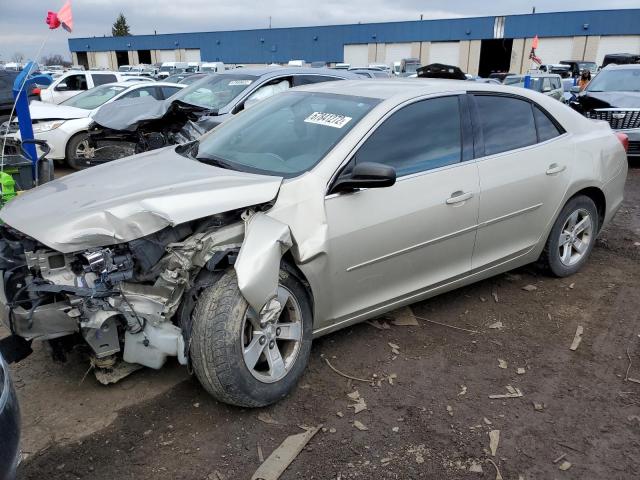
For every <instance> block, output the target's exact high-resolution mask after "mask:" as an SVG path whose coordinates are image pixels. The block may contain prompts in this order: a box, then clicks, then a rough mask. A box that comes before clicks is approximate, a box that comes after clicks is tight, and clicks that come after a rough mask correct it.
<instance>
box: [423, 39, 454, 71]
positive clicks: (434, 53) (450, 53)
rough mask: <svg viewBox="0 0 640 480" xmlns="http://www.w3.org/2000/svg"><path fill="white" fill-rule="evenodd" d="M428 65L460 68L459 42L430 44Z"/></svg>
mask: <svg viewBox="0 0 640 480" xmlns="http://www.w3.org/2000/svg"><path fill="white" fill-rule="evenodd" d="M429 63H444V64H445V65H455V66H457V67H459V66H460V42H432V43H431V46H430V47H429Z"/></svg>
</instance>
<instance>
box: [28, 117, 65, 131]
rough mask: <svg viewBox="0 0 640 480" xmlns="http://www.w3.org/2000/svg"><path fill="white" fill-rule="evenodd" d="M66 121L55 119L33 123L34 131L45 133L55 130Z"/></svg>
mask: <svg viewBox="0 0 640 480" xmlns="http://www.w3.org/2000/svg"><path fill="white" fill-rule="evenodd" d="M63 123H64V120H53V121H51V122H40V123H35V124H34V125H33V133H43V132H48V131H50V130H55V129H56V128H58V127H59V126H60V125H62V124H63Z"/></svg>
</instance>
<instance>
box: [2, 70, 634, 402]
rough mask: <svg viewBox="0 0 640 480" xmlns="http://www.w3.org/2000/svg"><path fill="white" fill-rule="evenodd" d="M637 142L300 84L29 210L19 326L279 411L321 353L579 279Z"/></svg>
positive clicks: (31, 198)
mask: <svg viewBox="0 0 640 480" xmlns="http://www.w3.org/2000/svg"><path fill="white" fill-rule="evenodd" d="M625 143H626V142H625V138H624V136H622V135H616V134H614V133H613V132H612V131H611V129H610V128H609V126H608V125H607V124H605V123H602V122H600V123H598V122H592V121H589V120H587V119H585V118H584V117H582V116H580V115H579V114H577V113H575V112H574V111H572V110H570V109H568V108H567V107H565V106H564V105H562V104H560V103H559V102H557V101H556V100H554V99H551V98H549V97H547V96H545V95H542V94H539V93H536V92H532V91H529V90H523V89H517V88H510V87H504V86H497V85H491V84H478V83H469V82H462V81H431V80H424V81H421V80H371V81H342V82H327V83H322V84H317V85H310V86H307V87H304V88H301V89H293V90H291V91H288V92H286V93H283V94H280V95H277V96H274V97H272V98H270V99H268V100H265V101H264V102H261V103H259V104H257V105H255V106H253V107H252V108H249V109H246V110H245V111H244V112H242V113H240V114H239V115H237V116H235V117H234V118H233V119H231V120H229V122H227V123H225V124H224V125H222V126H220V127H218V128H217V129H215V130H214V131H212V132H210V133H209V134H206V135H205V136H204V137H202V138H201V139H200V141H197V142H192V143H189V144H186V145H181V146H178V147H175V146H172V147H167V148H164V149H160V150H155V151H152V152H147V153H144V154H141V155H138V156H134V157H131V158H126V159H122V160H119V161H116V162H113V163H111V164H108V165H104V166H100V167H97V168H94V169H90V170H88V171H83V172H79V173H76V174H73V175H70V176H67V177H65V178H62V179H59V180H56V181H53V182H50V183H47V184H45V185H43V186H42V187H40V188H38V189H35V190H33V191H31V192H28V193H26V194H24V195H22V196H20V197H19V198H17V199H15V200H13V201H12V202H10V203H9V204H8V205H7V206H6V207H4V208H3V210H2V211H1V212H0V217H1V218H2V220H3V221H4V223H5V224H6V227H4V228H3V236H4V238H5V240H3V243H2V244H1V245H0V247H1V250H0V251H2V252H3V255H2V262H3V263H1V264H0V269H3V270H7V271H8V270H9V269H10V270H11V275H4V279H5V280H4V281H5V283H4V285H2V289H1V292H2V295H0V302H1V303H2V304H3V305H4V308H3V309H2V312H3V313H4V320H5V322H6V323H7V324H9V325H10V327H11V328H12V331H13V333H14V334H15V335H19V336H22V337H24V338H26V339H28V340H32V339H34V340H49V339H55V338H58V337H61V336H67V335H75V337H74V338H80V339H82V341H83V342H85V343H87V344H88V346H89V348H90V351H91V352H92V356H93V357H94V359H93V365H95V366H96V367H98V368H96V372H97V373H99V372H100V371H101V370H110V369H115V368H116V366H117V365H122V364H124V365H127V364H136V365H144V366H147V367H152V368H160V367H161V366H162V364H163V363H164V362H165V360H166V358H167V357H168V356H175V357H177V358H178V361H179V362H181V363H183V364H187V363H191V365H193V369H194V371H195V374H196V375H197V377H198V378H199V380H200V382H201V383H202V385H203V386H204V387H205V388H206V389H207V390H208V391H209V392H210V393H211V394H212V395H214V396H215V397H217V398H219V399H221V400H223V401H225V402H229V403H232V404H236V405H244V406H262V405H266V404H269V403H272V402H275V401H277V400H278V399H280V398H282V397H283V396H284V395H286V394H287V393H288V392H289V391H290V390H291V389H292V388H293V387H294V385H295V384H296V382H297V381H298V379H299V378H300V376H301V375H302V373H303V371H304V368H305V366H306V363H307V361H308V358H309V353H310V349H311V341H312V338H314V337H317V336H319V335H324V334H327V333H330V332H332V331H335V330H337V329H340V328H344V327H346V326H348V325H352V324H354V323H356V322H361V321H363V320H366V319H368V318H372V317H375V316H377V315H380V314H382V313H384V312H387V311H389V310H392V309H395V308H398V307H400V306H403V305H407V304H410V303H412V302H416V301H419V300H423V299H426V298H429V297H432V296H434V295H437V294H439V293H442V292H446V291H448V290H452V289H454V288H457V287H460V286H463V285H466V284H469V283H472V282H475V281H478V280H481V279H483V278H487V277H491V276H493V275H496V274H499V273H502V272H505V271H507V270H510V269H513V268H515V267H519V266H521V265H525V264H528V263H532V262H535V261H538V260H542V262H543V263H544V264H545V265H546V267H547V268H548V270H549V272H550V273H551V274H552V275H556V276H568V275H572V274H573V273H575V272H577V271H578V270H579V269H580V268H582V267H583V266H584V264H585V262H586V261H587V259H588V257H589V254H590V253H591V250H592V249H593V246H594V243H595V239H596V236H597V235H598V233H599V232H600V231H601V229H602V228H603V227H604V226H606V225H607V223H608V222H609V221H610V220H611V218H612V217H613V216H614V214H615V212H616V211H617V209H618V208H619V207H620V204H621V202H622V196H623V188H624V183H625V178H626V174H627V161H626V155H625V147H624V145H625ZM105 185H109V188H105ZM23 264H24V266H21V265H23ZM0 278H3V277H2V276H0ZM9 319H10V320H11V321H9ZM78 333H79V334H80V335H77V334H78Z"/></svg>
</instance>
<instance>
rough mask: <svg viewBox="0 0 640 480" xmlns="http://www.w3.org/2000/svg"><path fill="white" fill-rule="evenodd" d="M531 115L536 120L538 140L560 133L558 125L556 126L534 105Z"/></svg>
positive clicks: (544, 139) (550, 137)
mask: <svg viewBox="0 0 640 480" xmlns="http://www.w3.org/2000/svg"><path fill="white" fill-rule="evenodd" d="M533 116H534V118H535V121H536V130H537V131H538V142H546V141H547V140H551V139H552V138H555V137H557V136H559V135H562V132H561V131H560V130H558V127H556V125H555V124H554V123H553V122H552V121H551V119H550V118H549V117H548V116H547V114H546V113H544V112H543V111H542V110H540V109H539V108H538V107H536V106H534V107H533Z"/></svg>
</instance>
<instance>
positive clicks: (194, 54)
mask: <svg viewBox="0 0 640 480" xmlns="http://www.w3.org/2000/svg"><path fill="white" fill-rule="evenodd" d="M184 61H185V62H199V61H200V49H199V48H187V49H186V50H185V51H184Z"/></svg>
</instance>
